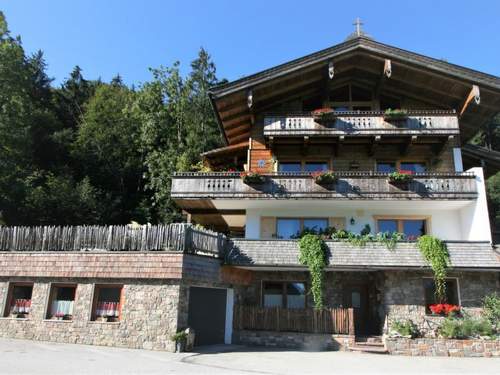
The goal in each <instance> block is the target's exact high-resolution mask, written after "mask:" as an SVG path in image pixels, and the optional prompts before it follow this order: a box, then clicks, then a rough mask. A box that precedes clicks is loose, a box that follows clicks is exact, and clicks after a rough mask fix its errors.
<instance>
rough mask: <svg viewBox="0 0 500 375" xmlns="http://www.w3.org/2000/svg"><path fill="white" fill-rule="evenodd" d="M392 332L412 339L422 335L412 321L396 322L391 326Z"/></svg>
mask: <svg viewBox="0 0 500 375" xmlns="http://www.w3.org/2000/svg"><path fill="white" fill-rule="evenodd" d="M391 330H392V331H394V332H395V333H397V334H399V335H401V336H410V337H411V338H415V337H418V336H419V335H420V332H419V329H418V327H417V325H416V324H415V323H413V321H412V320H410V319H409V320H404V321H400V320H396V321H395V322H393V323H392V324H391Z"/></svg>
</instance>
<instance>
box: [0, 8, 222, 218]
mask: <svg viewBox="0 0 500 375" xmlns="http://www.w3.org/2000/svg"><path fill="white" fill-rule="evenodd" d="M179 66H180V65H179V63H175V64H174V65H173V66H172V67H169V68H165V67H160V68H158V69H152V70H151V71H152V75H153V77H152V79H151V80H150V81H149V82H146V83H144V84H143V85H142V86H141V87H139V88H138V89H137V90H136V89H132V88H129V87H127V86H126V85H124V83H123V80H122V78H121V76H120V75H117V76H116V77H114V78H113V79H112V80H111V82H109V83H105V82H101V81H100V80H97V81H90V80H86V79H85V78H84V76H83V73H82V70H81V69H80V68H79V67H78V66H76V67H75V68H74V69H73V71H72V72H71V73H70V74H69V77H68V78H67V79H66V80H65V81H64V82H63V84H62V85H61V86H60V87H53V86H51V79H50V78H49V77H48V76H47V74H46V64H45V61H44V59H43V54H42V53H41V52H37V53H35V54H33V55H32V56H28V55H26V54H25V51H24V49H23V47H22V44H21V41H20V38H18V37H13V36H11V35H10V32H9V31H8V27H7V22H6V20H5V17H4V16H3V14H2V13H1V12H0V82H1V85H0V86H1V90H0V160H1V162H0V223H4V224H7V225H37V224H60V225H64V224H103V223H108V224H114V223H116V224H118V223H119V224H125V223H129V222H131V221H137V222H140V223H145V222H152V223H155V222H172V221H178V220H180V219H181V213H180V210H179V209H178V208H177V207H176V206H175V204H174V202H173V201H172V200H171V199H170V184H171V176H172V174H173V173H175V172H176V171H187V170H192V166H193V165H197V163H199V161H200V153H201V152H204V151H208V150H210V149H213V148H216V147H219V146H220V145H221V144H220V143H221V142H220V141H221V137H220V132H219V129H218V125H217V120H216V118H215V115H214V112H213V110H212V108H211V104H210V100H209V97H208V91H209V90H210V89H211V87H213V86H214V85H216V84H218V83H219V82H220V81H219V80H218V79H217V77H216V75H215V73H216V71H215V65H214V63H213V62H212V61H211V59H210V56H209V55H208V53H207V52H206V51H205V50H204V49H200V51H199V54H198V57H197V58H196V59H195V60H194V61H193V62H192V63H191V69H190V72H189V73H188V75H187V76H186V77H184V76H182V75H181V74H180V71H179Z"/></svg>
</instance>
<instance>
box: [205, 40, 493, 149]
mask: <svg viewBox="0 0 500 375" xmlns="http://www.w3.org/2000/svg"><path fill="white" fill-rule="evenodd" d="M354 55H357V56H362V57H363V58H365V59H368V58H369V59H370V61H369V62H370V63H368V60H367V61H366V62H367V63H366V64H365V65H364V66H363V65H362V64H361V62H359V61H358V60H352V59H351V61H350V62H349V63H350V69H359V70H361V71H363V70H365V69H367V68H369V70H372V71H371V73H372V74H373V68H374V66H375V65H376V64H383V61H384V59H390V60H391V61H392V65H393V73H395V74H397V71H398V70H401V69H405V71H411V72H412V73H415V74H416V73H418V74H419V76H418V77H417V76H415V78H408V82H406V83H407V86H412V85H414V84H415V82H417V81H418V83H419V84H420V85H421V86H422V85H423V86H426V85H428V86H429V89H431V88H432V89H434V90H435V92H436V93H438V92H439V93H440V94H441V95H442V96H443V98H444V99H445V100H444V101H443V102H444V104H445V105H446V106H449V107H451V106H454V107H457V106H461V105H460V103H462V102H465V99H466V97H467V95H468V93H469V91H470V89H471V88H472V85H478V86H479V87H480V89H481V105H479V106H478V107H480V110H479V111H476V112H477V113H472V117H471V116H470V114H469V113H467V114H466V115H465V116H466V117H467V116H468V117H470V118H469V119H465V122H467V121H469V122H471V123H475V125H472V124H469V128H472V127H474V128H477V126H480V125H482V124H484V123H485V122H486V121H488V120H489V119H491V117H493V116H494V115H495V114H496V113H497V112H498V111H500V78H499V77H496V76H493V75H490V74H486V73H482V72H479V71H476V70H473V69H469V68H465V67H462V66H459V65H455V64H451V63H449V62H446V61H444V60H439V59H434V58H431V57H427V56H424V55H421V54H418V53H414V52H410V51H407V50H404V49H401V48H397V47H393V46H389V45H387V44H383V43H380V42H377V41H374V40H373V39H370V38H367V37H366V36H359V37H356V38H353V39H350V40H347V41H345V42H343V43H340V44H337V45H335V46H333V47H330V48H327V49H324V50H321V51H318V52H315V53H312V54H310V55H307V56H304V57H301V58H298V59H295V60H292V61H290V62H287V63H284V64H281V65H278V66H275V67H273V68H270V69H266V70H264V71H261V72H259V73H256V74H252V75H249V76H247V77H244V78H241V79H237V80H235V81H232V82H229V83H225V84H222V85H219V86H216V87H214V88H212V90H211V92H210V98H211V100H212V104H213V106H214V109H215V110H216V112H217V114H218V116H219V122H220V125H221V129H222V130H223V131H224V134H225V136H226V140H227V141H228V143H238V142H241V141H242V140H243V139H244V138H245V137H244V136H242V134H245V133H241V134H240V133H238V132H236V131H233V132H232V133H230V134H228V129H230V130H233V129H235V128H237V126H236V127H235V126H234V125H233V124H239V125H241V127H242V128H244V127H245V126H246V131H247V133H248V128H249V124H250V119H249V118H250V117H251V113H250V111H249V109H248V108H246V109H245V107H246V101H247V97H246V93H247V92H248V90H250V89H251V90H252V91H253V96H254V101H258V100H259V93H258V91H259V90H264V88H265V87H266V86H267V87H268V86H270V85H271V84H273V83H274V84H277V83H278V82H280V81H284V80H286V79H287V78H290V77H292V76H295V77H301V76H302V77H305V76H306V75H307V74H311V77H310V78H311V79H312V71H313V70H316V71H317V72H319V73H320V74H321V73H322V72H323V73H326V68H325V66H327V65H328V63H329V62H330V61H332V62H333V63H334V66H335V70H336V71H337V66H338V67H339V68H340V70H341V71H342V70H343V69H344V68H347V67H342V64H343V61H345V60H346V58H347V57H349V56H351V57H354ZM370 65H372V66H370ZM380 73H382V69H380ZM393 75H394V74H393ZM406 75H408V74H406ZM325 76H326V74H323V78H324V77H325ZM336 76H337V74H336ZM319 78H322V76H321V75H320V76H319ZM391 79H392V78H391ZM391 79H388V81H389V82H390V81H391ZM412 79H413V81H412ZM333 80H335V78H334V79H333ZM422 82H423V83H422ZM398 84H401V81H400V82H398ZM450 89H451V90H450ZM419 90H423V88H422V87H419ZM266 95H267V96H269V93H266ZM438 99H439V97H436V100H438ZM238 106H239V111H240V112H238V111H237V110H236V108H238ZM228 109H229V110H228ZM455 109H458V110H459V109H460V108H455ZM238 114H241V116H240V118H239V117H238ZM245 117H246V118H247V119H248V120H247V121H245V120H244V118H245ZM228 119H229V120H230V122H229V121H228ZM228 124H229V125H228ZM466 133H467V134H466V138H470V136H472V134H473V133H475V131H474V130H473V129H468V130H467V131H466ZM235 138H236V139H235Z"/></svg>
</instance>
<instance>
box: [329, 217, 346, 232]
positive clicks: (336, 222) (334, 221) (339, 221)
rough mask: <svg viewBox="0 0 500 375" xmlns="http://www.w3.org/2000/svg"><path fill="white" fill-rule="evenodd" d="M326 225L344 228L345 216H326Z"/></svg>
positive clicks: (339, 228) (338, 228) (337, 228)
mask: <svg viewBox="0 0 500 375" xmlns="http://www.w3.org/2000/svg"><path fill="white" fill-rule="evenodd" d="M328 225H329V226H330V227H333V228H335V229H336V230H341V229H345V217H330V218H328Z"/></svg>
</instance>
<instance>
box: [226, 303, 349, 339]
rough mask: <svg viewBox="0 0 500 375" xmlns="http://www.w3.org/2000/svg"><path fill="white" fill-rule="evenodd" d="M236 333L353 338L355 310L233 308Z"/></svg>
mask: <svg viewBox="0 0 500 375" xmlns="http://www.w3.org/2000/svg"><path fill="white" fill-rule="evenodd" d="M233 326H234V329H235V330H256V331H276V332H278V331H282V332H302V333H328V334H345V335H354V312H353V309H345V308H325V309H321V310H315V309H285V308H282V307H267V308H266V307H255V306H243V305H235V306H234V318H233Z"/></svg>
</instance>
